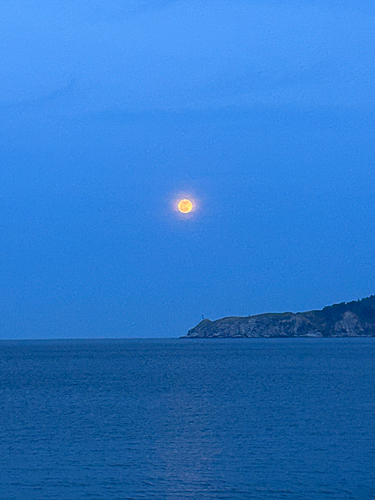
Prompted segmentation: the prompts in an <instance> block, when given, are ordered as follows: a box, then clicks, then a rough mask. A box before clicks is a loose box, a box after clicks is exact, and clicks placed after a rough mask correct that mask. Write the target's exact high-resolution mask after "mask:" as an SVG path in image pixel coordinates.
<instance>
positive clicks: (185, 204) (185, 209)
mask: <svg viewBox="0 0 375 500" xmlns="http://www.w3.org/2000/svg"><path fill="white" fill-rule="evenodd" d="M177 208H178V209H179V211H180V212H181V213H183V214H188V213H189V212H191V211H192V210H193V208H194V205H193V203H192V202H191V201H190V200H188V199H187V198H184V199H183V200H180V201H179V202H178V205H177Z"/></svg>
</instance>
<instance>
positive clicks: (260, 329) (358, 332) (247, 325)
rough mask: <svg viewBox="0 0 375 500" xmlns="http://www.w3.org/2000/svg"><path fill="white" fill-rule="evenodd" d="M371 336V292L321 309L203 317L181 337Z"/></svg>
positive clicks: (374, 302) (374, 304)
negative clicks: (241, 315)
mask: <svg viewBox="0 0 375 500" xmlns="http://www.w3.org/2000/svg"><path fill="white" fill-rule="evenodd" d="M256 337H270V338H277V337H278V338H280V337H285V338H286V337H375V295H371V296H370V297H367V298H365V299H361V300H358V301H353V302H341V303H340V304H334V305H332V306H327V307H324V308H323V309H322V310H317V311H307V312H299V313H291V312H285V313H266V314H257V315H255V316H247V317H235V316H231V317H228V318H222V319H218V320H216V321H210V320H209V319H204V320H203V321H201V322H200V323H199V324H198V325H197V326H195V327H194V328H192V329H191V330H189V331H188V333H187V335H186V336H185V338H192V339H193V338H256Z"/></svg>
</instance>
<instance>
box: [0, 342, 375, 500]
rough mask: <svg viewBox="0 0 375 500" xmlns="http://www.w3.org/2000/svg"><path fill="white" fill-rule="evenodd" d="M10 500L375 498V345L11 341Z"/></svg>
mask: <svg viewBox="0 0 375 500" xmlns="http://www.w3.org/2000/svg"><path fill="white" fill-rule="evenodd" d="M0 380H1V385H0V405H1V411H0V499H1V500H44V499H48V500H79V499H100V500H107V499H108V500H115V499H117V500H124V499H129V500H130V499H137V500H141V499H144V500H152V499H158V500H159V499H160V500H164V499H165V500H166V499H173V500H179V499H181V500H182V499H195V500H196V499H197V500H198V499H202V500H203V499H204V500H205V499H207V500H208V499H223V500H224V499H227V500H240V499H241V500H250V499H260V500H281V499H289V500H319V499H322V500H323V499H324V500H327V499H340V500H341V499H356V500H366V499H374V498H375V339H280V340H279V339H277V340H271V339H243V340H242V339H237V340H178V339H174V340H67V341H14V342H12V341H2V342H0Z"/></svg>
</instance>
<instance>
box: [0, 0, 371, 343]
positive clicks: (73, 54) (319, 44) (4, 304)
mask: <svg viewBox="0 0 375 500" xmlns="http://www.w3.org/2000/svg"><path fill="white" fill-rule="evenodd" d="M374 33H375V5H374V3H373V2H372V1H371V2H370V1H366V0H365V1H361V2H352V1H346V0H341V1H338V0H337V1H333V0H326V1H322V0H295V1H293V0H284V1H282V0H257V1H245V0H243V1H240V0H230V1H222V0H207V1H206V0H199V1H195V0H189V1H185V0H174V1H172V0H171V1H162V0H160V1H156V0H106V1H105V2H104V1H103V0H90V1H88V0H87V1H86V0H2V2H1V4H0V48H1V52H0V54H1V57H0V116H1V120H0V157H1V167H0V187H1V189H0V238H1V240H0V277H1V287H0V293H1V298H0V338H8V339H11V338H71V337H176V336H180V335H184V334H185V333H186V332H187V330H188V329H189V328H191V327H193V326H195V325H196V324H197V323H198V322H199V321H200V320H201V318H202V315H204V316H205V317H206V318H210V319H217V318H219V317H223V316H232V315H233V316H247V315H251V314H257V313H262V312H268V311H275V312H277V311H278V312H282V311H294V312H296V311H302V310H308V309H314V308H315V309H320V308H322V307H323V306H325V305H329V304H332V303H335V302H342V301H350V300H356V299H359V298H362V297H366V296H368V295H371V294H374V293H375V266H374V261H375V259H374V254H375V202H374V192H375V169H374V168H375V148H374V143H375V133H374V132H375V121H374V97H375V92H374V87H375V57H374V54H375V36H374ZM179 196H190V197H192V199H193V200H195V202H196V205H197V206H196V210H195V212H193V214H192V216H191V217H189V216H188V217H183V216H178V213H177V212H176V211H175V210H174V206H173V203H174V202H175V201H176V200H177V199H178V197H179Z"/></svg>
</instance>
